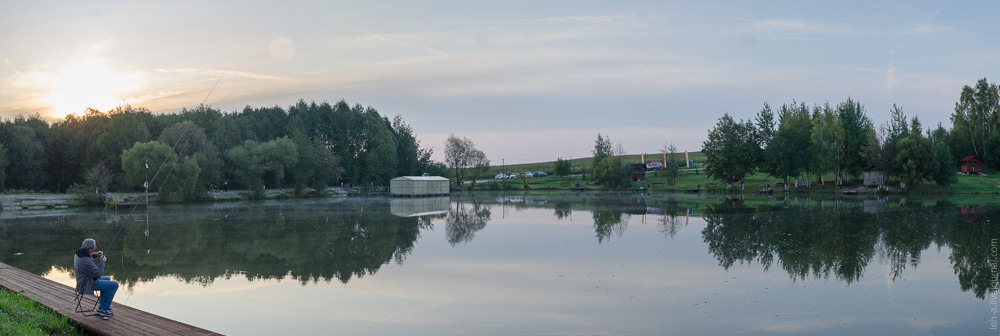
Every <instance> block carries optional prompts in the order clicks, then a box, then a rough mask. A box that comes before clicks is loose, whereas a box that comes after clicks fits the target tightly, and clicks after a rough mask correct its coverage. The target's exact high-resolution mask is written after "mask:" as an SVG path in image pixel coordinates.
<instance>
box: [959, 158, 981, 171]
mask: <svg viewBox="0 0 1000 336" xmlns="http://www.w3.org/2000/svg"><path fill="white" fill-rule="evenodd" d="M958 162H959V163H961V164H962V173H965V174H979V173H981V172H982V171H983V167H982V165H983V160H980V159H979V158H977V157H975V156H966V157H964V158H962V160H959V161H958Z"/></svg>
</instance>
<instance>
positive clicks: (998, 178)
mask: <svg viewBox="0 0 1000 336" xmlns="http://www.w3.org/2000/svg"><path fill="white" fill-rule="evenodd" d="M679 156H680V157H683V153H681V154H679ZM690 158H691V159H692V160H694V161H695V167H696V169H681V170H680V171H679V174H678V177H677V180H676V183H675V186H674V190H677V191H684V190H695V189H697V188H704V189H705V190H707V191H709V192H715V193H753V192H756V191H757V190H761V189H763V188H764V187H765V186H770V185H771V183H772V182H775V179H774V178H772V177H770V176H767V175H766V174H763V173H757V174H754V175H752V176H748V177H747V178H746V181H744V185H743V188H744V189H743V190H740V189H739V188H740V185H739V184H733V186H732V187H731V188H730V189H726V183H724V182H720V181H717V180H714V179H710V178H708V176H706V175H705V173H704V171H701V170H700V169H698V168H700V167H702V164H701V163H699V160H703V159H704V156H703V155H702V154H701V153H697V152H696V153H690ZM646 160H647V161H654V160H656V161H658V160H662V157H657V156H656V155H647V156H646ZM632 161H635V162H638V161H639V155H627V156H625V162H632ZM572 163H573V173H572V175H576V176H573V177H558V176H553V175H551V174H550V175H549V176H548V177H544V178H527V179H523V180H522V179H514V180H506V181H496V180H494V181H490V182H486V183H478V184H476V188H475V189H476V190H524V189H528V190H567V189H575V188H576V183H577V182H579V183H580V187H581V189H584V190H600V189H601V188H600V187H599V186H592V185H588V184H587V182H590V181H592V180H593V179H592V178H590V176H587V178H584V176H585V175H588V172H587V169H589V167H590V158H580V159H573V161H572ZM554 164H555V163H554V162H541V163H532V164H521V165H509V166H506V167H504V168H505V169H501V168H500V167H493V169H491V171H490V172H489V173H488V174H485V176H482V177H480V179H483V178H492V177H493V176H494V175H496V174H499V173H501V172H504V173H511V172H524V171H532V172H534V171H545V172H552V171H553V167H554ZM984 172H985V173H986V175H963V174H959V173H957V172H956V173H955V174H956V176H957V182H956V183H955V184H953V185H951V186H949V187H947V188H944V187H940V186H937V185H935V184H934V183H932V182H920V183H916V184H915V185H911V186H909V187H908V188H907V189H908V190H907V193H909V194H916V195H943V194H969V195H979V194H990V195H992V194H1000V170H995V169H989V168H987V169H985V170H984ZM824 179H825V183H823V184H821V183H820V181H819V179H818V177H816V176H812V181H811V186H810V187H809V188H791V189H789V190H788V191H785V190H783V189H782V188H781V187H778V188H777V190H775V192H776V193H779V194H790V195H796V194H809V195H822V194H829V195H834V194H836V193H837V192H838V189H837V187H836V186H835V185H834V179H835V177H834V176H833V175H832V174H828V175H826V176H825V178H824ZM790 182H791V181H790ZM856 182H860V181H856ZM654 184H662V186H659V185H657V186H654ZM667 185H669V184H668V182H667V177H666V173H665V172H664V171H662V170H660V171H650V172H647V173H646V179H644V180H643V181H642V184H641V187H644V188H650V187H652V188H653V189H654V190H655V189H660V190H664V189H666V188H667V187H666V186H667ZM892 185H893V186H897V185H896V183H895V182H893V183H892ZM639 186H640V185H634V186H633V187H639ZM862 193H863V194H871V195H874V194H877V193H878V192H877V191H876V190H875V189H865V190H864V191H862Z"/></svg>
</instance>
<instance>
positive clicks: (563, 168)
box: [555, 158, 570, 177]
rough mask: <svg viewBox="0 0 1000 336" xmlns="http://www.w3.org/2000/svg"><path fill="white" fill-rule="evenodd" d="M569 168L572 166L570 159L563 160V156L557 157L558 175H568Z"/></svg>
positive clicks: (556, 172) (556, 169) (556, 170)
mask: <svg viewBox="0 0 1000 336" xmlns="http://www.w3.org/2000/svg"><path fill="white" fill-rule="evenodd" d="M569 168H570V166H569V161H567V160H563V158H558V159H556V163H555V174H556V175H559V176H562V177H566V176H567V175H569Z"/></svg>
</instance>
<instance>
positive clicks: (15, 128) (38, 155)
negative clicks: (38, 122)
mask: <svg viewBox="0 0 1000 336" xmlns="http://www.w3.org/2000/svg"><path fill="white" fill-rule="evenodd" d="M0 144H2V145H3V146H4V147H5V148H6V161H7V162H8V164H7V173H6V181H5V183H4V184H5V185H6V187H7V188H20V189H28V190H42V189H43V188H45V185H46V182H47V180H48V174H47V169H46V165H45V164H46V162H47V159H46V152H45V144H44V143H43V142H42V141H41V139H40V137H39V136H38V134H37V133H36V132H35V129H33V128H31V127H29V126H27V125H23V124H18V123H16V122H15V123H10V122H4V123H2V125H0Z"/></svg>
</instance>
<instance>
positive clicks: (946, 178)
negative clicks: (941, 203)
mask: <svg viewBox="0 0 1000 336" xmlns="http://www.w3.org/2000/svg"><path fill="white" fill-rule="evenodd" d="M934 158H935V159H936V160H937V171H936V172H934V176H933V179H934V183H937V185H939V186H942V187H948V186H950V185H952V184H955V182H958V176H957V174H956V173H955V167H954V163H953V162H954V160H955V159H954V157H952V156H951V149H950V148H948V144H947V143H945V142H943V141H941V142H936V143H935V144H934Z"/></svg>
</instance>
